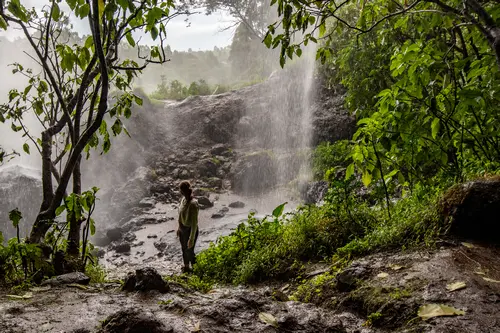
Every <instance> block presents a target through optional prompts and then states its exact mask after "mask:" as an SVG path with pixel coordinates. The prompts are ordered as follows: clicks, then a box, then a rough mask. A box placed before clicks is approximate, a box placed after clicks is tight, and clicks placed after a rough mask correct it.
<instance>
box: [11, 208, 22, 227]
mask: <svg viewBox="0 0 500 333" xmlns="http://www.w3.org/2000/svg"><path fill="white" fill-rule="evenodd" d="M22 218H23V215H22V214H21V212H20V211H19V210H18V209H17V208H16V209H13V210H11V211H10V212H9V220H11V221H12V225H13V226H14V228H17V226H18V225H19V221H21V219H22Z"/></svg>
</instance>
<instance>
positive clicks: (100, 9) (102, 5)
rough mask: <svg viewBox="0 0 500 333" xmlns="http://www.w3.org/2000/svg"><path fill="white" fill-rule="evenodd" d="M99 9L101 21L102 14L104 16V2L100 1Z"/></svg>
mask: <svg viewBox="0 0 500 333" xmlns="http://www.w3.org/2000/svg"><path fill="white" fill-rule="evenodd" d="M97 7H98V8H99V19H101V18H102V14H104V0H98V3H97Z"/></svg>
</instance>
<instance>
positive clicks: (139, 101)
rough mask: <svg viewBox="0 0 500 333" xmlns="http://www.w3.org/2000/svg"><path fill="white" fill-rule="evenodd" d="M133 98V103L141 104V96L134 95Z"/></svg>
mask: <svg viewBox="0 0 500 333" xmlns="http://www.w3.org/2000/svg"><path fill="white" fill-rule="evenodd" d="M134 100H135V104H137V105H140V106H142V103H143V101H142V98H140V97H139V96H135V95H134Z"/></svg>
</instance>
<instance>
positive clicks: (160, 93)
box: [151, 76, 228, 100]
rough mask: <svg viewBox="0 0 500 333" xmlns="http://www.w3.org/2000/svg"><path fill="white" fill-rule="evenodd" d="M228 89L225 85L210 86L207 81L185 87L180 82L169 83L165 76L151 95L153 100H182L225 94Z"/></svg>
mask: <svg viewBox="0 0 500 333" xmlns="http://www.w3.org/2000/svg"><path fill="white" fill-rule="evenodd" d="M227 90H228V88H227V87H226V86H224V85H216V86H210V85H209V84H208V83H207V82H206V81H205V80H199V81H198V82H191V84H190V85H189V86H185V85H183V84H182V83H181V82H180V81H178V80H174V81H172V82H170V84H168V83H167V80H166V78H165V76H163V77H162V81H161V83H160V84H159V85H158V86H157V88H156V90H155V91H154V92H153V93H152V94H151V98H153V99H159V100H162V99H170V100H182V99H185V98H187V97H189V96H206V95H212V94H222V93H225V92H226V91H227Z"/></svg>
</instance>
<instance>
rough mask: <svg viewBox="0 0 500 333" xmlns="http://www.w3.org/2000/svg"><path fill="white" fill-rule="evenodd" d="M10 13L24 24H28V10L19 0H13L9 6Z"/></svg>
mask: <svg viewBox="0 0 500 333" xmlns="http://www.w3.org/2000/svg"><path fill="white" fill-rule="evenodd" d="M7 9H8V10H9V12H11V13H12V15H14V16H15V17H17V18H18V19H20V20H21V21H23V22H28V16H27V15H26V9H25V8H24V7H23V6H22V5H21V3H20V2H19V0H11V1H10V2H9V5H8V6H7Z"/></svg>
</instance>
